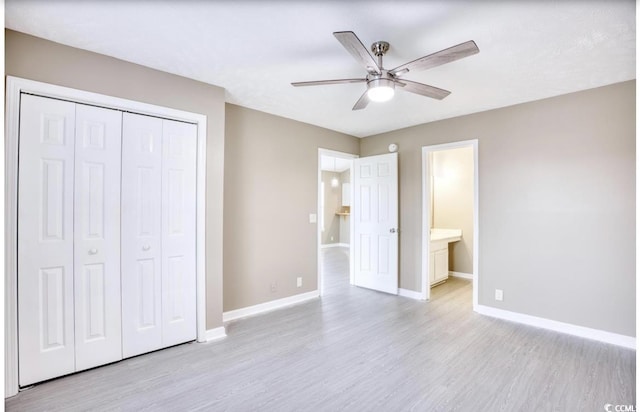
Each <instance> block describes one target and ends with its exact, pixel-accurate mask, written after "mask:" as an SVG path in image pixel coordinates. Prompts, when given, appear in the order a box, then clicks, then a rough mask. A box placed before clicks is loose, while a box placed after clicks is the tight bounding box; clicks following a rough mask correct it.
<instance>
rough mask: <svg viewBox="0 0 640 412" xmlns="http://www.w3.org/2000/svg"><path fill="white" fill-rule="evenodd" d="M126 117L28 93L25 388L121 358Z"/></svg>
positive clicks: (22, 303) (21, 317)
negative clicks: (122, 135) (122, 154)
mask: <svg viewBox="0 0 640 412" xmlns="http://www.w3.org/2000/svg"><path fill="white" fill-rule="evenodd" d="M120 119H121V115H120V114H119V113H117V112H114V111H111V110H108V109H99V108H94V107H89V106H83V105H77V104H74V103H70V102H66V101H60V100H55V99H49V98H43V97H37V96H31V95H26V94H23V95H22V96H21V106H20V143H19V174H18V185H19V186H18V187H19V190H18V349H19V350H18V353H19V355H18V356H19V381H20V385H21V386H24V385H29V384H32V383H35V382H39V381H42V380H46V379H50V378H53V377H56V376H60V375H64V374H67V373H71V372H74V371H76V370H80V369H86V368H89V367H92V366H97V365H100V364H104V363H107V362H110V361H115V360H118V359H121V352H120V350H121V349H120V348H121V338H120V308H119V300H120V270H119V266H120V261H119V242H120V234H119V225H120V220H119V191H120V160H119V159H120V129H121V127H120V125H121V123H120V121H121V120H120ZM74 197H75V201H74ZM74 255H75V259H74Z"/></svg>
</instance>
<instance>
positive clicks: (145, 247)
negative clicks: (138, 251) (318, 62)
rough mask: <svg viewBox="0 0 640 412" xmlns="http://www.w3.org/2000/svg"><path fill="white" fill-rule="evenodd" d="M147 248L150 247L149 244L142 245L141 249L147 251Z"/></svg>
mask: <svg viewBox="0 0 640 412" xmlns="http://www.w3.org/2000/svg"><path fill="white" fill-rule="evenodd" d="M149 249H151V246H149V245H144V246H142V250H144V251H147V250H149Z"/></svg>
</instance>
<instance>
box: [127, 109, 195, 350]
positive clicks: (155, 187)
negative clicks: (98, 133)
mask: <svg viewBox="0 0 640 412" xmlns="http://www.w3.org/2000/svg"><path fill="white" fill-rule="evenodd" d="M196 136H197V135H196V126H195V125H193V124H187V123H182V122H177V121H171V120H165V119H160V118H155V117H151V116H143V115H137V114H132V113H125V114H124V115H123V134H122V142H123V143H122V313H123V325H122V334H123V336H122V349H123V355H124V357H130V356H135V355H138V354H141V353H145V352H149V351H152V350H156V349H160V348H162V347H166V346H170V345H174V344H178V343H182V342H187V341H189V340H194V339H195V338H196V310H195V300H196V284H195V282H196V278H195V259H196V256H195V222H196V213H195V212H196V210H195V195H196V174H195V171H196Z"/></svg>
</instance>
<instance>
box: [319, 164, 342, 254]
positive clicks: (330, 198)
mask: <svg viewBox="0 0 640 412" xmlns="http://www.w3.org/2000/svg"><path fill="white" fill-rule="evenodd" d="M321 176H322V177H321V180H322V182H324V231H323V232H322V233H321V234H320V240H321V241H322V244H323V245H326V244H329V243H339V242H340V223H341V222H340V216H338V215H336V212H337V211H338V210H340V207H341V206H342V187H341V185H342V183H341V181H340V173H336V172H327V171H324V170H323V171H322V174H321ZM334 177H335V178H336V179H338V186H337V187H332V186H331V179H333V178H334ZM332 238H333V239H332Z"/></svg>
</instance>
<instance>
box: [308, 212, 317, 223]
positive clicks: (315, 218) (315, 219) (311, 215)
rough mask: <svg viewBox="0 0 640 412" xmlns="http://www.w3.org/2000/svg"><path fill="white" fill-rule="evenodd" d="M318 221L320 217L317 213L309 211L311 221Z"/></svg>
mask: <svg viewBox="0 0 640 412" xmlns="http://www.w3.org/2000/svg"><path fill="white" fill-rule="evenodd" d="M317 221H318V217H317V216H316V214H315V213H309V223H316V222H317Z"/></svg>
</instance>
